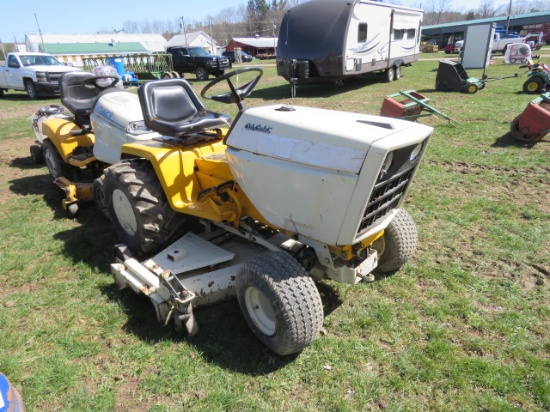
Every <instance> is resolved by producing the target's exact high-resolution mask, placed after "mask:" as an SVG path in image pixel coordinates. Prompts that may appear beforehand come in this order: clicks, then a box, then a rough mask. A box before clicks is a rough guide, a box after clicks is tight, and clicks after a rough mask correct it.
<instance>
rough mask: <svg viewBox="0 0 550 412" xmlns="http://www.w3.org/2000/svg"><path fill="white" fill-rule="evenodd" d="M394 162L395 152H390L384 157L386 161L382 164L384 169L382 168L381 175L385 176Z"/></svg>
mask: <svg viewBox="0 0 550 412" xmlns="http://www.w3.org/2000/svg"><path fill="white" fill-rule="evenodd" d="M392 162H393V152H389V153H388V154H387V155H386V158H385V159H384V163H383V164H382V169H381V170H380V177H381V178H384V176H386V175H387V174H388V172H389V170H390V167H391V165H392Z"/></svg>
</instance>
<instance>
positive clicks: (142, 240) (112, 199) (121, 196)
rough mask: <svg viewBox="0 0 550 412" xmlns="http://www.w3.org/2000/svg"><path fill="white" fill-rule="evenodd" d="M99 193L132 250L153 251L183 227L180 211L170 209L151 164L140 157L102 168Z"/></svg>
mask: <svg viewBox="0 0 550 412" xmlns="http://www.w3.org/2000/svg"><path fill="white" fill-rule="evenodd" d="M103 187H104V189H103V196H104V201H105V203H106V209H107V213H108V215H109V218H110V219H111V221H112V222H113V226H114V229H115V231H116V233H117V234H118V235H119V236H120V238H121V239H122V242H123V243H125V244H126V246H128V248H130V250H132V251H133V252H134V253H135V254H137V255H139V256H141V255H145V254H149V253H154V252H157V251H159V250H161V249H162V248H164V247H166V246H167V245H169V244H171V243H172V242H173V241H175V240H176V238H177V237H178V236H180V235H181V234H182V232H183V229H184V222H185V220H184V215H182V214H181V213H178V212H176V211H174V210H173V209H172V208H171V207H170V204H169V203H168V200H167V199H166V195H165V194H164V190H163V188H162V185H161V184H160V182H159V180H158V178H157V176H156V174H155V170H154V169H153V167H152V165H151V164H150V163H149V162H147V161H145V160H141V159H132V160H127V161H122V162H119V163H116V164H114V165H113V166H111V167H109V168H107V169H105V180H104V182H103Z"/></svg>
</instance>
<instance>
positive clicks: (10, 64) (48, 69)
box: [0, 53, 80, 100]
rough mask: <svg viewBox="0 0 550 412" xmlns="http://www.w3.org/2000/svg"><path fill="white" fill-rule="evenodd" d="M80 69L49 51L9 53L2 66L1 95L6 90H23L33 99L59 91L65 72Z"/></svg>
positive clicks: (0, 77) (0, 70)
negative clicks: (62, 61) (69, 64)
mask: <svg viewBox="0 0 550 412" xmlns="http://www.w3.org/2000/svg"><path fill="white" fill-rule="evenodd" d="M75 70H80V69H78V68H75V67H71V66H66V65H64V64H63V63H61V62H60V61H59V60H57V59H56V58H55V57H53V56H52V55H50V54H47V53H8V54H7V56H6V61H5V62H4V65H3V66H0V96H2V95H3V93H4V90H9V89H12V90H22V91H25V92H27V96H28V97H29V99H31V100H35V99H37V98H38V97H40V96H46V95H53V94H56V93H59V78H60V77H61V75H62V74H63V73H66V72H71V71H75Z"/></svg>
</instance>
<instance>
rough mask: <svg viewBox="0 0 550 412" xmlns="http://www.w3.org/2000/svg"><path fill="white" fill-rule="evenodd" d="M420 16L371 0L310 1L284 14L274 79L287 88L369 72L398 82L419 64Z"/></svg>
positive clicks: (421, 12)
mask: <svg viewBox="0 0 550 412" xmlns="http://www.w3.org/2000/svg"><path fill="white" fill-rule="evenodd" d="M422 16H423V11H422V10H418V9H411V8H406V7H401V6H396V5H393V4H387V3H379V2H374V1H370V0H352V1H349V0H311V1H308V2H306V3H302V4H299V5H297V6H295V7H292V8H290V9H289V10H287V12H286V13H285V15H284V17H283V20H282V22H281V27H280V31H279V41H278V44H277V74H278V75H279V76H282V77H284V78H285V79H286V80H288V81H289V82H290V83H291V84H293V85H297V84H299V83H307V82H318V81H336V82H339V81H342V80H344V79H346V78H349V77H352V76H357V75H361V74H364V73H369V72H381V73H384V78H385V80H386V81H388V82H390V81H393V80H398V79H399V78H400V77H401V67H402V66H406V65H410V64H411V63H412V62H415V61H417V60H418V53H419V52H420V50H419V49H420V29H421V25H422Z"/></svg>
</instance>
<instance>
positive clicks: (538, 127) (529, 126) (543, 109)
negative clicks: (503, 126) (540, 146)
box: [510, 92, 550, 143]
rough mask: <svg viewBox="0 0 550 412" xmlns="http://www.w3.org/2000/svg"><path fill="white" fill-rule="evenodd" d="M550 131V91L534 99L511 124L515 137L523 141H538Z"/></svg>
mask: <svg viewBox="0 0 550 412" xmlns="http://www.w3.org/2000/svg"><path fill="white" fill-rule="evenodd" d="M549 131H550V92H549V93H544V94H541V95H540V96H539V97H537V98H536V99H533V100H532V101H531V102H529V104H527V107H526V108H525V110H524V111H523V113H522V114H520V115H519V116H517V117H516V118H515V119H514V120H513V121H512V124H511V125H510V132H511V133H512V136H513V137H514V139H516V140H518V141H520V142H522V143H537V142H539V141H541V140H542V139H543V138H544V136H546V134H547V133H548V132H549Z"/></svg>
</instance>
